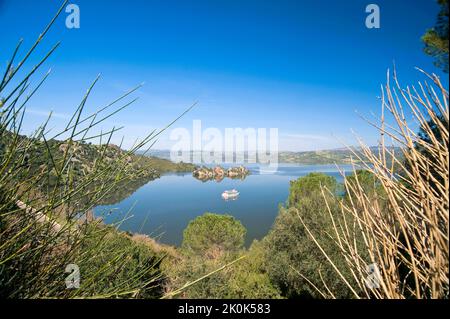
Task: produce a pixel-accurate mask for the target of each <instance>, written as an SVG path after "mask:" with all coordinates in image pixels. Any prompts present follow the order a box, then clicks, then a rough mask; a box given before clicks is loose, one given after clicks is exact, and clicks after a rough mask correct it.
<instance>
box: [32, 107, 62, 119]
mask: <svg viewBox="0 0 450 319" xmlns="http://www.w3.org/2000/svg"><path fill="white" fill-rule="evenodd" d="M51 112H52V111H49V110H36V109H27V110H26V112H25V113H26V114H32V115H37V116H42V117H48V116H49V115H50V113H51ZM52 118H58V119H63V120H69V119H70V118H71V116H70V115H68V114H65V113H57V112H53V113H52Z"/></svg>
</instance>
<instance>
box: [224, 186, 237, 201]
mask: <svg viewBox="0 0 450 319" xmlns="http://www.w3.org/2000/svg"><path fill="white" fill-rule="evenodd" d="M238 196H239V192H238V191H237V190H235V189H231V190H226V191H224V192H223V193H222V198H223V199H225V200H228V199H236V198H237V197H238Z"/></svg>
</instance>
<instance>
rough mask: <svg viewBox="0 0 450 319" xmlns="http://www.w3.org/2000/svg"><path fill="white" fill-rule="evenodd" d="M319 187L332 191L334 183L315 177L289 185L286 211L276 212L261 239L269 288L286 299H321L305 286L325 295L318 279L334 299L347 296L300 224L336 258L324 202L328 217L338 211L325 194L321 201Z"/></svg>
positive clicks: (308, 177)
mask: <svg viewBox="0 0 450 319" xmlns="http://www.w3.org/2000/svg"><path fill="white" fill-rule="evenodd" d="M321 186H326V187H327V188H328V189H329V190H330V191H335V190H336V188H337V182H336V180H335V179H334V178H333V177H330V176H327V175H325V174H319V173H312V174H309V175H307V176H305V177H301V178H299V179H298V180H296V181H294V182H291V190H290V195H289V205H290V207H289V208H284V207H281V208H280V211H279V213H278V216H277V218H276V220H275V222H274V225H273V226H272V229H271V230H270V232H269V234H268V235H267V236H266V237H265V238H264V239H263V245H264V247H265V249H264V251H265V260H266V267H267V272H268V274H269V276H270V279H271V281H272V282H273V284H275V285H276V286H277V287H278V288H279V289H280V291H281V293H282V295H283V296H285V297H288V298H295V297H323V296H322V295H321V294H320V293H318V292H317V290H316V289H315V288H314V287H313V286H312V285H311V284H310V283H309V282H308V280H309V281H310V282H312V283H314V285H316V286H319V287H320V289H321V290H325V291H326V289H325V288H324V287H323V285H322V278H323V279H324V280H325V282H326V283H327V284H328V285H329V287H330V288H332V290H333V291H334V292H336V297H348V296H349V295H350V294H349V291H348V289H347V288H346V286H345V285H344V284H343V282H342V280H341V279H340V278H339V277H338V275H337V274H336V272H335V271H334V269H333V268H332V266H331V265H330V264H329V263H328V262H327V259H326V258H325V256H324V255H323V254H322V252H320V250H319V249H318V248H317V246H316V244H315V243H314V242H313V241H312V240H311V237H310V236H309V234H308V233H307V231H306V229H305V227H304V226H303V224H302V223H301V221H300V217H301V219H302V220H303V222H304V223H305V224H306V225H307V226H308V228H309V229H310V230H311V231H312V232H313V233H314V234H315V235H316V236H317V237H318V238H319V241H320V243H321V245H322V247H325V249H326V250H327V252H328V253H329V254H331V255H333V256H334V255H336V248H337V247H336V244H335V243H334V240H333V238H332V236H333V225H332V221H331V218H330V214H329V212H328V208H327V205H326V202H325V200H326V201H327V202H328V205H329V207H330V210H331V212H332V214H336V213H337V211H338V208H339V205H338V200H337V199H336V198H335V197H333V196H331V195H327V193H325V198H324V195H323V194H322V192H321ZM337 262H338V263H339V262H341V261H340V260H338V261H337ZM305 277H306V278H307V280H306V279H305Z"/></svg>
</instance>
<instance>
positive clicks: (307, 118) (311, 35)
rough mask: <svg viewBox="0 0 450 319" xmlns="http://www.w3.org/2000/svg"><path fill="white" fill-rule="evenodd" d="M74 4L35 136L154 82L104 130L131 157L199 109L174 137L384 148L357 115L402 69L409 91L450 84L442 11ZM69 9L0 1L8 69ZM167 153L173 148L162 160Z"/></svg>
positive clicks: (38, 103) (273, 4)
mask: <svg viewBox="0 0 450 319" xmlns="http://www.w3.org/2000/svg"><path fill="white" fill-rule="evenodd" d="M72 2H73V3H76V4H78V5H79V7H80V11H81V28H80V29H67V28H66V27H65V18H66V16H67V14H66V13H64V12H63V13H62V15H61V16H60V18H59V19H58V20H57V22H56V24H55V25H54V27H53V29H52V30H51V31H50V33H49V34H48V36H47V37H46V38H45V41H43V43H42V46H41V48H40V49H39V50H38V52H37V54H36V55H35V56H34V57H33V59H31V60H30V64H29V66H31V64H32V62H36V61H37V58H38V57H39V56H42V55H43V54H44V53H45V51H46V50H48V49H49V48H50V47H51V46H52V44H54V43H55V42H57V41H59V40H60V41H62V44H61V46H60V48H58V50H57V51H56V52H55V54H54V55H53V56H52V57H51V58H50V59H49V60H48V61H47V62H46V63H45V65H44V68H43V70H42V71H46V70H47V69H49V68H52V74H51V76H50V78H49V80H48V81H47V82H46V84H45V85H44V87H43V88H42V89H41V91H40V92H39V93H38V95H36V96H35V98H34V99H33V100H32V101H31V102H30V104H29V106H28V108H29V113H28V116H27V124H26V127H25V129H26V130H28V131H30V130H31V128H32V127H33V125H36V124H37V123H40V122H42V121H43V120H44V119H45V116H44V115H45V114H46V113H47V112H48V111H50V110H53V111H54V112H55V113H56V114H55V119H54V121H53V122H52V125H54V126H55V128H58V127H59V125H61V123H62V122H64V119H65V118H66V117H67V115H68V114H70V113H71V112H72V111H73V110H74V109H75V108H76V106H77V105H78V102H79V101H80V99H81V98H82V96H83V95H84V93H85V91H86V89H87V87H88V86H89V84H90V82H91V81H92V80H93V79H94V78H95V77H96V75H97V74H98V73H101V75H102V78H101V80H100V82H99V83H98V85H97V87H96V88H95V91H94V93H93V96H92V99H91V100H90V101H89V103H88V105H87V111H88V112H89V111H93V110H95V109H96V108H98V107H100V106H102V105H104V104H105V103H107V102H109V101H110V100H112V99H114V98H115V97H117V96H119V95H120V94H121V93H123V92H124V91H126V90H127V89H129V88H132V87H133V86H135V85H136V84H139V83H141V82H145V86H144V87H143V88H142V89H140V90H139V92H137V93H136V94H134V96H137V97H139V100H138V101H137V102H136V104H135V105H134V106H132V107H131V108H130V109H128V110H125V111H124V112H122V113H121V114H120V116H116V117H115V118H114V119H111V120H108V122H107V123H105V124H104V125H103V126H102V128H104V129H106V128H108V127H111V126H113V125H116V126H118V125H125V126H126V127H125V129H124V130H123V131H122V133H121V134H119V135H118V136H117V139H116V140H115V142H118V141H119V140H120V139H119V137H121V136H122V135H125V136H126V139H125V145H127V144H130V143H131V142H132V140H134V138H137V137H140V136H144V135H145V134H146V133H148V132H149V131H150V130H151V129H152V128H158V127H162V126H164V125H165V124H167V123H168V122H170V121H171V120H172V119H173V118H175V117H176V116H177V115H178V114H180V113H181V112H182V111H183V110H185V109H186V108H187V107H188V106H190V105H191V104H192V103H193V102H195V101H198V105H197V106H196V107H195V108H194V109H193V110H192V111H191V112H190V113H188V114H187V115H186V116H185V117H184V118H183V119H182V120H180V121H179V122H178V123H177V124H176V125H175V127H186V128H190V127H191V126H192V120H194V119H201V120H202V124H203V127H217V128H219V129H221V130H222V129H224V128H226V127H243V128H246V127H255V128H260V127H262V128H270V127H277V128H279V134H280V148H281V149H283V150H310V149H327V148H334V147H341V146H342V145H341V144H340V142H339V139H342V140H345V141H346V142H348V143H352V142H353V141H354V138H353V137H352V133H351V130H354V131H355V132H357V133H358V134H359V135H360V136H362V137H363V138H364V139H365V140H366V141H367V142H368V143H369V144H376V142H377V137H378V136H377V135H376V132H375V131H373V130H372V129H370V127H369V126H368V125H367V124H366V123H365V122H364V121H363V120H361V119H360V118H359V116H358V115H357V114H356V113H355V110H357V111H358V112H359V113H361V114H364V115H368V116H370V114H371V112H374V113H378V111H379V110H380V103H379V100H378V99H377V96H379V89H380V84H382V83H384V82H385V77H386V70H387V68H391V67H392V63H393V61H395V63H396V66H397V71H398V74H399V76H400V79H401V81H402V82H403V83H405V84H412V83H415V82H416V81H417V80H421V79H423V77H422V76H421V75H420V74H419V73H418V72H417V71H415V70H414V67H415V66H420V67H421V68H423V69H425V70H428V71H430V72H436V73H438V74H439V75H441V76H442V77H444V74H443V73H441V72H440V71H439V70H437V69H436V68H435V67H434V66H433V64H432V62H433V60H432V59H431V58H430V57H428V56H426V55H425V54H424V53H423V52H422V47H423V45H422V43H421V41H420V37H421V35H422V34H423V33H424V32H425V30H426V29H427V28H429V27H431V26H433V25H434V23H435V20H436V15H437V12H438V9H439V7H438V5H437V4H436V2H435V1H434V0H415V1H406V0H383V1H381V0H370V1H369V0H366V1H362V0H347V1H337V0H336V1H330V0H321V1H319V0H305V1H300V0H298V1H280V0H278V1H257V0H254V1H253V0H252V1H249V0H208V1H181V0H180V1H172V0H164V1H133V0H130V1H125V2H119V1H92V0H91V1H88V0H77V1H72ZM369 3H376V4H378V5H379V7H380V9H381V28H380V29H367V28H366V27H365V24H364V22H365V18H366V15H367V14H366V13H365V7H366V5H367V4H369ZM59 4H60V2H59V1H55V0H41V1H31V0H30V1H18V0H14V1H12V0H11V1H7V0H0V40H1V41H0V43H1V50H0V66H1V68H2V69H3V68H4V66H5V64H6V61H7V60H8V58H9V55H10V53H11V51H12V50H13V48H14V47H15V44H16V43H17V41H18V40H19V39H20V38H24V46H23V48H26V47H28V46H29V45H31V44H32V43H33V41H34V40H35V39H36V37H37V35H38V34H39V33H40V32H41V30H42V29H43V28H44V27H45V25H46V23H47V22H48V21H49V20H50V19H51V17H52V16H53V14H54V12H56V10H57V8H58V6H59ZM23 51H24V50H23ZM23 51H22V53H23ZM41 74H42V73H40V74H38V75H41ZM37 81H38V78H36V79H35V80H34V82H33V83H36V82H37ZM446 83H448V82H446ZM169 145H170V144H169V141H168V140H167V136H165V137H162V138H161V141H160V142H159V144H157V145H156V146H155V147H156V148H167V147H168V146H169Z"/></svg>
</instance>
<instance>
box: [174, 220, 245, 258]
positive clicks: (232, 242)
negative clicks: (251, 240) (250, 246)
mask: <svg viewBox="0 0 450 319" xmlns="http://www.w3.org/2000/svg"><path fill="white" fill-rule="evenodd" d="M246 232H247V231H246V229H245V227H244V226H243V225H242V224H241V222H240V221H238V220H236V219H235V218H234V217H233V216H230V215H217V214H212V213H205V214H204V215H202V216H199V217H197V218H196V219H194V220H192V221H191V222H190V223H189V225H188V226H187V227H186V229H185V230H184V232H183V243H182V249H183V250H184V251H186V252H188V253H193V254H198V255H205V254H206V253H214V251H215V252H216V253H221V252H228V253H231V252H237V251H239V250H240V249H241V248H242V246H243V245H244V239H245V234H246Z"/></svg>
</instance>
